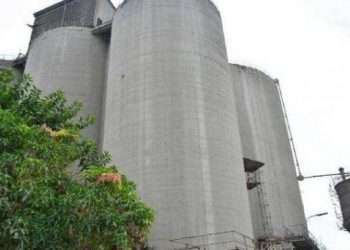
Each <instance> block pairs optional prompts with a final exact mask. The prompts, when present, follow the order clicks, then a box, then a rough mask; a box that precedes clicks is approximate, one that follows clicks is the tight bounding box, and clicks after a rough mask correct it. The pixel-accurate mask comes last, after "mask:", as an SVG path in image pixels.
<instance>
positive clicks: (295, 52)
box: [0, 0, 350, 250]
mask: <svg viewBox="0 0 350 250" xmlns="http://www.w3.org/2000/svg"><path fill="white" fill-rule="evenodd" d="M0 1H1V3H0V54H10V55H16V54H17V53H18V52H20V51H21V52H26V49H27V44H28V41H29V37H30V29H29V28H28V27H27V26H26V24H27V23H29V24H31V23H33V17H32V13H33V12H35V11H37V10H40V9H41V8H43V7H46V6H48V5H50V4H52V3H55V2H58V1H57V0H30V1H28V0H0ZM114 2H115V3H116V4H118V3H119V2H120V0H115V1H114ZM214 2H215V3H216V4H217V5H218V7H219V9H220V11H221V13H222V16H223V22H224V28H225V35H226V40H227V47H228V54H229V59H230V61H231V62H233V63H241V64H246V65H249V66H255V67H257V68H259V69H262V70H264V71H266V72H267V73H268V74H270V75H271V76H272V77H275V78H279V79H280V81H281V85H282V89H283V92H284V97H285V101H286V106H287V109H288V113H289V117H290V122H291V127H292V130H293V133H294V139H295V141H296V146H297V151H298V154H299V158H300V162H301V165H302V168H303V172H304V175H313V174H322V173H333V172H336V171H337V169H338V167H339V166H344V167H345V168H347V170H348V171H350V147H349V141H350V132H349V131H350V118H349V117H348V115H349V114H350V112H349V108H350V98H349V95H350V93H349V92H350V74H349V73H350V69H349V65H350V15H349V13H350V1H349V0H264V1H262V0H214ZM348 84H349V85H348ZM329 183H330V180H329V179H327V178H325V179H315V180H308V181H305V182H303V183H302V184H301V188H302V195H303V199H304V204H305V210H306V215H307V216H309V215H313V214H315V213H319V212H324V211H327V212H329V213H330V214H329V215H328V216H325V217H319V218H313V219H311V220H310V221H309V227H310V230H311V231H312V233H313V234H314V235H315V236H317V237H318V238H319V239H320V240H321V241H322V242H323V243H324V244H325V245H326V246H327V247H328V249H329V250H349V249H350V234H349V233H346V232H341V231H339V230H338V229H337V226H336V219H335V215H334V209H333V206H332V203H331V199H330V195H329V191H328V185H329Z"/></svg>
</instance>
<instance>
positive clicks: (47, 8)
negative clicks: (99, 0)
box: [33, 0, 116, 17]
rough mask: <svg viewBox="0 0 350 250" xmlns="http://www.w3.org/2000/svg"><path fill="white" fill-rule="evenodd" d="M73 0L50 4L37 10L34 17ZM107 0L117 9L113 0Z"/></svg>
mask: <svg viewBox="0 0 350 250" xmlns="http://www.w3.org/2000/svg"><path fill="white" fill-rule="evenodd" d="M72 1H74V0H62V1H60V2H58V3H55V4H53V5H51V6H49V7H46V8H44V9H42V10H39V11H37V12H35V13H34V14H33V15H34V17H38V16H41V15H42V14H45V13H46V12H49V11H51V10H54V9H57V8H59V7H61V6H62V5H63V4H67V3H70V2H72ZM107 1H108V2H109V4H110V5H111V7H112V8H113V9H114V10H116V7H115V6H114V4H113V3H112V1H111V0H107Z"/></svg>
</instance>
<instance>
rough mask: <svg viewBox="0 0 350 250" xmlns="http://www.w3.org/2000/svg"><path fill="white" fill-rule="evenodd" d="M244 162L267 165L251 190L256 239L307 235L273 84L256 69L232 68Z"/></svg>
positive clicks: (283, 120) (257, 173)
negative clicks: (245, 160)
mask: <svg viewBox="0 0 350 250" xmlns="http://www.w3.org/2000/svg"><path fill="white" fill-rule="evenodd" d="M231 72H232V81H233V86H234V92H235V97H236V98H235V99H236V101H237V103H236V105H237V108H238V117H239V124H240V131H241V137H242V148H243V155H244V157H245V158H246V159H249V160H252V161H258V162H262V163H264V164H265V165H264V166H263V167H262V168H261V169H259V170H258V171H257V172H256V173H255V178H256V182H261V184H260V185H259V186H257V187H256V188H254V189H252V190H251V191H249V194H250V202H251V212H252V219H253V226H254V233H255V237H256V238H257V239H265V238H270V239H271V238H272V239H279V238H282V239H287V238H288V237H290V236H293V235H297V236H301V235H307V228H306V220H305V215H304V208H303V204H302V200H301V194H300V190H299V186H298V183H297V179H296V171H295V167H294V161H293V155H292V150H291V147H290V142H289V136H288V132H287V128H286V123H285V119H284V113H283V108H282V105H281V100H280V95H279V92H278V89H277V88H276V83H275V80H273V79H271V78H270V77H269V76H267V75H266V74H264V73H262V72H261V71H258V70H256V69H252V68H248V67H244V66H239V65H231Z"/></svg>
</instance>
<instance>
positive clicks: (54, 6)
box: [33, 0, 74, 17]
mask: <svg viewBox="0 0 350 250" xmlns="http://www.w3.org/2000/svg"><path fill="white" fill-rule="evenodd" d="M72 1H74V0H63V1H61V2H58V3H55V4H53V5H51V6H49V7H46V8H44V9H42V10H39V11H37V12H35V13H34V14H33V15H34V17H38V16H40V15H42V14H45V13H46V12H49V11H51V10H54V9H57V8H58V7H60V6H62V5H63V4H67V3H70V2H72Z"/></svg>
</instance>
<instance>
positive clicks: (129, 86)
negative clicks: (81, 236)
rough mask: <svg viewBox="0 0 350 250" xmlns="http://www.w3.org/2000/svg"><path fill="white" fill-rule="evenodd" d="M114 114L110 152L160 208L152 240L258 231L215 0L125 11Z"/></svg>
mask: <svg viewBox="0 0 350 250" xmlns="http://www.w3.org/2000/svg"><path fill="white" fill-rule="evenodd" d="M105 114H106V117H105V126H104V143H103V145H104V149H106V150H109V151H110V152H111V153H112V155H113V158H114V161H115V163H116V164H117V165H118V166H119V167H120V169H121V170H122V171H123V172H124V173H126V174H127V175H128V176H129V177H130V179H132V180H134V181H135V182H136V183H137V185H138V190H139V191H140V193H141V196H142V198H143V199H144V200H145V201H146V202H147V203H148V204H149V205H150V206H152V207H153V208H154V209H155V211H156V223H155V225H154V228H153V234H152V235H153V236H152V240H151V243H152V245H154V246H156V247H157V249H161V250H166V249H170V248H171V247H174V246H176V247H180V246H181V245H169V243H167V240H171V239H175V238H182V237H185V236H196V235H204V236H202V237H198V238H195V239H193V240H190V243H191V244H192V245H198V244H200V243H208V241H214V240H224V239H223V238H224V237H214V236H212V237H207V236H206V234H208V233H216V232H221V231H229V230H236V231H238V232H240V233H242V234H245V235H248V236H252V226H251V220H250V211H249V203H248V193H247V189H246V183H245V174H244V170H243V162H242V151H241V144H240V136H239V131H238V121H237V115H236V110H235V102H234V98H233V93H232V85H231V82H230V71H229V65H228V63H227V56H226V48H225V41H224V35H223V30H222V23H221V18H220V14H219V12H218V10H217V9H216V8H215V6H214V5H213V4H212V3H211V2H210V1H209V0H177V1H174V0H128V1H125V2H124V4H122V5H121V6H120V7H119V9H118V10H117V13H116V15H115V17H114V23H113V30H112V39H111V50H110V67H109V75H108V83H107V91H106V110H105ZM232 235H233V233H231V234H229V235H227V237H229V240H232V237H233V236H232ZM235 237H236V238H237V235H236V236H235ZM219 238H220V239H219ZM208 239H209V240H208ZM197 240H198V241H197ZM180 242H181V241H180ZM237 244H238V243H237ZM221 247H222V248H225V247H224V246H222V245H221ZM222 248H220V246H218V247H213V248H210V249H222ZM208 249H209V248H208ZM225 249H226V248H225Z"/></svg>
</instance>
